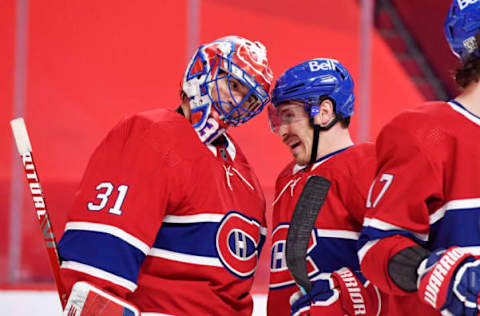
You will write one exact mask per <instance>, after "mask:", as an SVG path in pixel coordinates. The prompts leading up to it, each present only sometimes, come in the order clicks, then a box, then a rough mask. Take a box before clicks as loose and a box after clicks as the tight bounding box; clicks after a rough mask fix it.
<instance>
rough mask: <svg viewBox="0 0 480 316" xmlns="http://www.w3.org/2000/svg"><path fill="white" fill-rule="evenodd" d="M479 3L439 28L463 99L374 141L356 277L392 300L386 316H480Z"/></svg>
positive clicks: (392, 125) (429, 107)
mask: <svg viewBox="0 0 480 316" xmlns="http://www.w3.org/2000/svg"><path fill="white" fill-rule="evenodd" d="M479 31H480V2H478V1H463V0H454V1H453V3H452V5H451V8H450V10H449V12H448V15H447V18H446V21H445V34H446V37H447V40H448V43H449V44H450V47H451V49H452V51H453V52H454V53H455V55H457V56H458V57H459V58H460V59H461V61H462V67H461V68H460V69H459V70H457V73H456V81H457V83H458V84H459V86H460V87H461V88H463V91H462V93H461V94H460V95H459V96H458V97H457V98H455V99H454V100H451V101H449V102H428V103H425V104H424V105H421V106H420V107H418V108H415V109H412V110H408V111H405V112H403V113H401V114H399V115H398V116H397V117H395V118H394V119H393V120H392V121H391V122H389V123H388V124H387V125H386V126H385V127H384V128H383V129H382V131H381V133H380V135H379V137H378V139H377V150H376V151H377V161H378V167H377V173H376V178H375V180H374V181H373V183H372V185H371V187H370V193H369V196H368V201H367V204H366V205H367V208H368V209H367V213H366V217H365V220H364V223H363V230H362V234H361V238H360V239H361V240H360V241H361V242H360V249H359V252H358V255H359V259H360V262H361V268H362V272H363V273H364V274H365V276H366V277H367V278H368V279H369V280H370V281H371V282H372V283H374V284H375V285H377V286H378V287H379V288H380V289H381V290H383V291H385V292H388V293H391V294H395V295H397V296H395V297H394V298H392V299H391V301H390V315H406V314H407V313H408V314H414V315H440V313H441V314H442V315H477V314H478V310H479V304H478V301H479V293H480V261H479V260H477V259H476V256H478V255H480V251H479V250H480V230H479V224H480V182H479V180H478V177H479V174H480V145H479V139H480V83H479V79H480V53H479V49H478V43H479V41H478V40H479Z"/></svg>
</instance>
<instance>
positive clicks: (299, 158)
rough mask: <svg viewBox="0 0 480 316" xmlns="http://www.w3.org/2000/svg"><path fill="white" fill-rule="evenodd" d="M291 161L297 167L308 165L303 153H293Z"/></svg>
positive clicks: (305, 155)
mask: <svg viewBox="0 0 480 316" xmlns="http://www.w3.org/2000/svg"><path fill="white" fill-rule="evenodd" d="M292 155H293V159H294V160H295V163H296V164H297V165H299V166H304V165H306V164H308V162H309V159H307V153H306V152H305V151H298V152H293V151H292Z"/></svg>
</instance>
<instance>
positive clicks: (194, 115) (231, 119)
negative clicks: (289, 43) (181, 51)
mask: <svg viewBox="0 0 480 316" xmlns="http://www.w3.org/2000/svg"><path fill="white" fill-rule="evenodd" d="M272 80H273V74H272V71H271V69H270V67H269V65H268V61H267V55H266V49H265V47H264V46H263V45H262V44H261V43H260V42H251V41H249V40H247V39H245V38H242V37H239V36H227V37H223V38H220V39H218V40H216V41H214V42H211V43H209V44H205V45H202V46H200V47H199V49H198V50H197V51H196V52H195V54H194V55H193V58H192V59H191V61H190V63H189V65H188V67H187V71H186V72H185V75H184V77H183V82H182V91H183V92H184V93H185V95H186V97H187V98H188V100H189V103H190V109H191V119H192V124H193V127H194V128H195V130H196V131H197V133H198V135H199V137H200V139H201V141H202V142H204V143H206V144H208V143H211V142H212V141H213V140H215V139H216V138H217V137H218V136H220V135H221V134H222V133H224V132H225V131H226V130H227V129H228V128H229V127H230V126H232V125H233V126H237V125H239V124H242V123H245V122H247V121H248V120H250V119H251V118H252V117H254V116H255V115H257V114H259V113H260V112H261V111H262V109H263V107H264V106H265V105H266V104H267V103H268V102H269V101H270V98H269V90H270V85H271V83H272Z"/></svg>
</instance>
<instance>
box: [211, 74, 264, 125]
mask: <svg viewBox="0 0 480 316" xmlns="http://www.w3.org/2000/svg"><path fill="white" fill-rule="evenodd" d="M209 88H210V98H211V100H212V103H213V105H214V108H215V110H216V112H217V113H218V114H219V119H220V120H223V121H224V123H225V124H228V126H229V125H238V124H241V123H244V122H246V121H248V120H249V119H250V118H252V117H253V116H255V115H256V114H258V113H259V111H260V110H261V106H262V102H260V101H259V99H258V98H257V96H256V95H255V93H254V92H255V91H254V90H252V89H251V88H249V87H247V86H246V85H245V84H243V83H242V82H240V80H237V79H235V78H234V77H233V76H230V75H227V74H226V73H225V72H220V73H219V75H218V77H217V79H216V80H215V81H213V82H212V83H211V84H210V87H209Z"/></svg>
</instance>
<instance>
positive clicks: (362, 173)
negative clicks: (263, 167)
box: [267, 143, 375, 315]
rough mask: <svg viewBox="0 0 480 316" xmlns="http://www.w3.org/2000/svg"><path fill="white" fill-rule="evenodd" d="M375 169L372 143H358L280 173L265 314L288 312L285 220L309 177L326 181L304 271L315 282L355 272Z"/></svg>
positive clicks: (291, 289)
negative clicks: (340, 271) (327, 185)
mask: <svg viewBox="0 0 480 316" xmlns="http://www.w3.org/2000/svg"><path fill="white" fill-rule="evenodd" d="M374 172H375V146H374V145H373V144H369V143H363V144H357V145H354V146H351V147H348V148H345V149H342V150H339V151H337V152H333V153H331V154H329V155H327V156H325V157H322V158H320V159H318V160H317V162H316V163H314V164H312V165H311V166H309V167H308V168H306V169H303V168H301V167H299V166H298V165H295V163H294V162H292V163H290V164H289V165H288V166H287V167H286V168H285V169H284V170H283V171H282V172H281V173H280V175H279V176H278V178H277V182H276V198H275V201H274V209H273V220H272V222H273V232H272V249H271V264H270V288H269V294H268V304H267V309H268V314H269V315H290V302H289V299H290V296H291V295H292V294H294V293H295V292H297V291H298V287H297V286H296V284H295V281H294V280H293V278H292V276H291V275H290V272H289V271H288V268H287V265H286V258H285V246H286V239H287V233H288V228H289V224H290V220H291V218H292V214H293V211H294V210H295V205H296V203H297V201H298V199H299V197H300V194H301V192H302V190H303V187H304V185H305V182H306V181H307V179H308V177H309V176H311V175H319V176H322V177H325V178H327V179H328V180H330V182H331V184H330V190H329V192H328V194H327V196H326V200H325V203H324V204H323V206H322V208H321V210H320V213H319V214H318V217H317V219H316V222H315V226H314V229H313V230H312V234H311V239H310V244H309V247H308V252H307V269H308V275H309V278H310V280H311V281H312V282H315V281H317V280H322V279H323V280H326V279H328V278H329V276H330V274H331V273H333V272H334V271H336V270H338V269H340V268H342V267H349V268H350V269H351V270H352V271H358V270H360V266H359V263H358V259H357V253H356V249H357V242H358V238H359V235H360V230H361V228H362V222H363V216H364V211H365V202H366V197H367V191H368V186H369V183H371V181H372V179H373V177H374Z"/></svg>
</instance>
